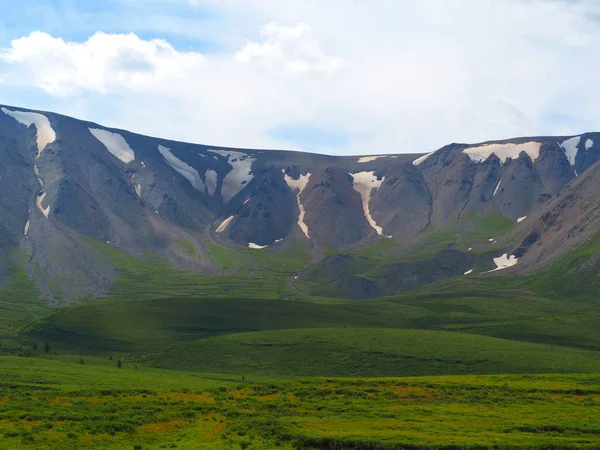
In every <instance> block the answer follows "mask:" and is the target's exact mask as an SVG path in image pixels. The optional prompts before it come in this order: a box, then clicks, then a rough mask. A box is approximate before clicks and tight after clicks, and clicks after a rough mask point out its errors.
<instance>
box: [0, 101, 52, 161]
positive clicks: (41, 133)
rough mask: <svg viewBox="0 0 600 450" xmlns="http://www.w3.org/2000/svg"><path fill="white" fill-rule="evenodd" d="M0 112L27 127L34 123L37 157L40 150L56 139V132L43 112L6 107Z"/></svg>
mask: <svg viewBox="0 0 600 450" xmlns="http://www.w3.org/2000/svg"><path fill="white" fill-rule="evenodd" d="M2 112H3V113H4V114H6V115H7V116H11V117H12V118H13V119H15V120H16V121H17V122H19V123H20V124H22V125H25V126H26V127H28V128H29V127H30V126H31V125H35V129H36V130H37V147H38V154H37V158H39V157H40V155H41V154H42V151H43V150H44V149H45V148H46V146H47V145H48V144H52V143H53V142H54V141H55V140H56V132H55V131H54V129H53V128H52V125H50V121H49V120H48V118H47V117H46V116H44V115H43V114H40V113H32V112H24V111H11V110H10V109H7V108H2Z"/></svg>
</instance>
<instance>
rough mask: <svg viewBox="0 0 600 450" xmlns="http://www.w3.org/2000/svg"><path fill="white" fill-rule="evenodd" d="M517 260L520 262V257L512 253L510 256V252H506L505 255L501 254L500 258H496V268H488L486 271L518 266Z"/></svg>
mask: <svg viewBox="0 0 600 450" xmlns="http://www.w3.org/2000/svg"><path fill="white" fill-rule="evenodd" d="M517 262H519V258H516V257H515V255H510V257H509V256H508V254H507V253H505V254H504V255H502V256H499V257H498V258H494V264H496V268H495V269H493V270H488V271H487V272H484V273H491V272H496V271H498V270H503V269H508V268H509V267H512V266H516V265H517Z"/></svg>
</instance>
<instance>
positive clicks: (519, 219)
mask: <svg viewBox="0 0 600 450" xmlns="http://www.w3.org/2000/svg"><path fill="white" fill-rule="evenodd" d="M525 219H527V216H523V217H519V218H518V219H517V223H521V222H523V221H524V220H525Z"/></svg>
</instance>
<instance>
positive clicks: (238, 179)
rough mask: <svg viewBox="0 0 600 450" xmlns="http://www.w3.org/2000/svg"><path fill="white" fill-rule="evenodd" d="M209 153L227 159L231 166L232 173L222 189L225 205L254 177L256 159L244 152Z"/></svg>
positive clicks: (222, 151) (230, 172)
mask: <svg viewBox="0 0 600 450" xmlns="http://www.w3.org/2000/svg"><path fill="white" fill-rule="evenodd" d="M208 151H209V152H212V153H216V154H218V155H221V156H223V157H224V158H227V162H228V163H229V165H230V166H231V171H229V173H228V174H227V175H225V178H224V179H223V187H222V188H221V196H222V197H223V201H224V203H229V201H230V200H231V199H232V198H233V197H235V196H236V195H237V194H238V193H239V192H240V191H241V190H242V189H243V188H244V186H245V185H246V184H247V183H249V182H250V181H251V180H252V178H254V175H252V170H251V169H252V164H253V163H254V161H256V159H254V157H252V156H251V155H248V154H246V153H242V152H234V151H229V150H208Z"/></svg>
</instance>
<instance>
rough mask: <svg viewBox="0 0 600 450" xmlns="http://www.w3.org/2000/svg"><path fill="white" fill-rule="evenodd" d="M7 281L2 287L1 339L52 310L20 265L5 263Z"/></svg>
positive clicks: (0, 301) (0, 308)
mask: <svg viewBox="0 0 600 450" xmlns="http://www.w3.org/2000/svg"><path fill="white" fill-rule="evenodd" d="M4 265H5V267H6V269H7V270H6V280H5V281H4V283H3V284H2V286H1V287H0V337H2V336H7V335H8V336H11V335H13V334H14V332H15V331H16V329H17V326H16V324H18V323H19V322H21V321H23V320H31V319H32V318H34V317H37V316H40V315H42V314H47V313H48V312H50V311H51V310H52V308H50V307H49V306H47V305H46V304H45V303H44V302H43V301H42V300H41V299H40V292H39V290H38V288H37V286H36V284H35V282H34V280H33V279H31V278H30V277H29V275H28V274H27V272H26V271H25V269H24V268H22V267H20V265H19V264H17V263H14V262H10V261H5V262H4Z"/></svg>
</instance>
